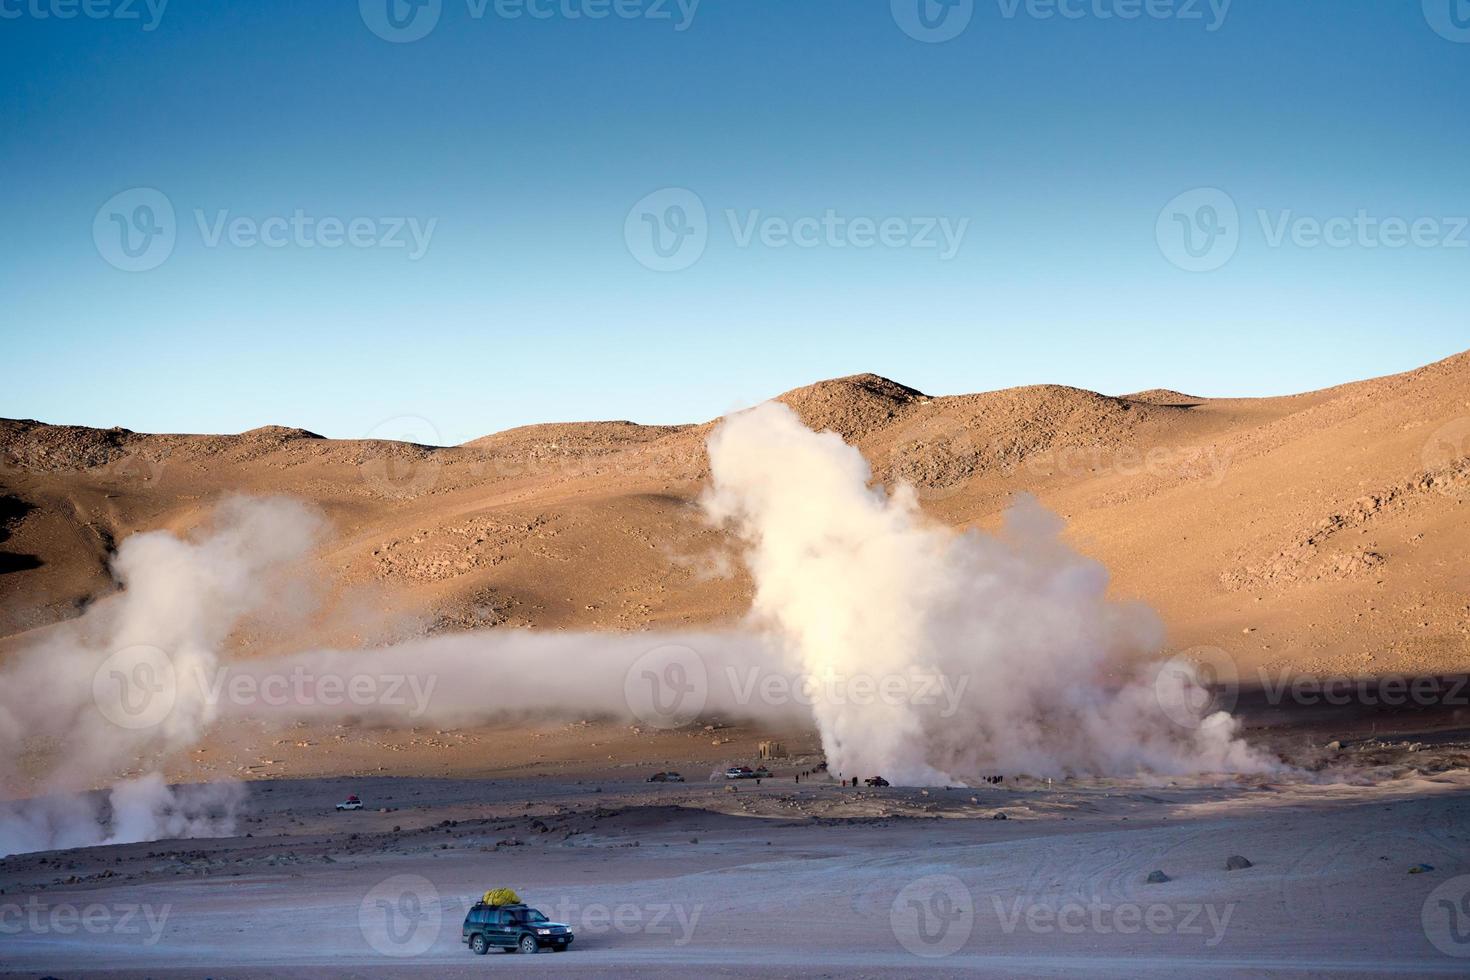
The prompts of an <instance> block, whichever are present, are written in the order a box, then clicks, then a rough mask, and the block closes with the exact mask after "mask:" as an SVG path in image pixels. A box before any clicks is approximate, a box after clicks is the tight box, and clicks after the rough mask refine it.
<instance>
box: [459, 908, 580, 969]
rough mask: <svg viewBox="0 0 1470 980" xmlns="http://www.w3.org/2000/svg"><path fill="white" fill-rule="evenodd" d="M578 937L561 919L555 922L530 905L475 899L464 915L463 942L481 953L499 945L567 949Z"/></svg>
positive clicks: (534, 949)
mask: <svg viewBox="0 0 1470 980" xmlns="http://www.w3.org/2000/svg"><path fill="white" fill-rule="evenodd" d="M574 938H576V937H575V936H573V935H572V930H570V929H568V928H567V927H566V926H564V925H562V924H561V923H560V922H552V921H551V920H549V919H547V918H546V916H544V915H542V914H541V913H540V911H538V910H537V909H533V908H531V907H530V906H528V905H486V904H484V903H483V902H477V903H475V907H474V908H472V909H470V911H469V914H468V915H466V916H465V917H464V935H463V936H461V939H462V941H463V942H465V943H466V944H468V945H469V947H470V950H471V951H472V952H474V953H477V954H479V955H481V956H483V955H485V954H486V953H488V952H490V949H491V948H492V947H495V946H498V947H500V948H501V949H505V950H512V949H514V950H518V951H520V952H522V953H535V952H539V951H540V950H542V949H550V950H554V951H555V952H558V953H563V952H566V948H567V947H568V946H570V945H571V944H572V940H573V939H574Z"/></svg>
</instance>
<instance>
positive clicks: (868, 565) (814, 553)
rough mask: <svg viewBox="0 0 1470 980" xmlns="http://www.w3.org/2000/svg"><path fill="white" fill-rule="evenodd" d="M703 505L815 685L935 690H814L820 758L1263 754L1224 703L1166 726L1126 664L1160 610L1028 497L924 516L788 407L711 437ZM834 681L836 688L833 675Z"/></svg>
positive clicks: (908, 766)
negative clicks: (986, 513) (1239, 732)
mask: <svg viewBox="0 0 1470 980" xmlns="http://www.w3.org/2000/svg"><path fill="white" fill-rule="evenodd" d="M709 449H710V472H711V476H712V482H713V486H712V488H711V490H710V492H709V493H708V495H707V496H706V499H705V504H706V508H707V510H708V511H709V513H710V514H711V515H712V516H713V517H715V518H716V519H718V520H722V521H725V522H728V523H729V524H731V525H732V526H733V527H734V528H735V529H736V531H737V532H738V534H739V535H740V537H741V538H742V539H743V540H744V541H745V543H746V545H747V549H748V551H747V556H746V561H747V563H748V565H749V566H750V570H751V574H752V577H753V578H754V580H755V583H756V595H755V603H754V608H753V609H752V621H753V624H754V626H755V627H756V628H758V629H769V630H773V631H775V632H776V633H777V634H778V635H779V636H780V637H781V638H783V639H784V640H785V641H786V642H787V644H788V645H789V646H790V647H791V648H792V649H793V650H794V651H795V652H796V654H797V656H798V658H799V661H800V663H801V667H802V669H803V671H805V673H806V674H807V676H808V677H809V678H812V679H813V681H815V682H817V683H814V684H813V687H814V689H816V690H819V691H821V690H827V691H831V690H834V689H837V690H840V686H841V684H840V682H841V679H842V678H847V679H848V680H847V681H846V683H848V684H851V683H853V679H855V678H868V679H870V680H872V681H874V682H876V683H880V684H881V683H884V682H887V681H890V680H891V679H894V678H898V679H902V680H901V682H900V683H899V684H897V685H895V687H894V689H895V690H897V691H900V692H902V691H916V690H917V689H918V688H919V687H920V686H921V685H923V684H924V683H925V682H926V681H928V682H929V685H930V688H931V690H932V689H933V684H934V683H935V682H937V681H939V680H944V681H948V682H950V683H949V686H950V688H951V689H959V687H960V684H961V683H962V682H963V683H964V685H965V686H964V695H963V699H962V701H961V703H960V705H959V708H958V710H955V709H954V707H953V705H952V704H949V703H946V702H944V701H941V700H935V699H927V700H926V699H921V698H918V697H895V698H889V699H876V700H875V699H866V701H867V703H857V699H855V698H852V697H828V698H825V699H819V700H817V701H816V703H815V704H814V705H813V711H814V714H815V719H816V722H817V726H818V728H819V730H820V731H821V735H822V746H823V748H824V750H825V751H826V753H827V758H828V760H829V762H830V763H831V765H832V768H833V769H840V770H842V771H844V772H848V773H854V772H857V773H864V774H867V773H874V774H882V775H884V776H886V777H887V778H889V779H891V780H893V781H895V782H902V783H908V784H919V785H925V784H930V785H932V784H938V783H946V782H954V781H957V780H960V779H964V778H967V777H973V776H975V775H977V774H979V773H982V772H988V771H994V770H996V769H1000V770H1002V771H1007V772H1029V773H1033V774H1039V775H1044V774H1049V773H1063V772H1079V773H1133V772H1137V771H1139V770H1140V769H1147V770H1151V771H1155V772H1170V773H1181V772H1200V771H1248V770H1259V769H1262V768H1266V767H1267V765H1266V763H1265V761H1264V760H1263V759H1262V758H1261V757H1260V756H1258V755H1257V754H1256V753H1255V752H1253V751H1252V750H1250V749H1249V748H1248V747H1247V746H1246V745H1245V744H1244V743H1243V742H1241V741H1240V740H1239V739H1237V738H1236V736H1235V728H1236V726H1235V723H1234V722H1233V720H1232V719H1231V718H1230V717H1229V716H1228V715H1225V714H1223V713H1221V714H1217V715H1214V716H1211V717H1209V718H1205V719H1201V724H1200V725H1198V726H1197V727H1195V726H1187V727H1181V726H1179V725H1176V724H1175V723H1174V722H1173V721H1171V720H1170V717H1171V716H1172V717H1175V718H1177V717H1179V712H1178V711H1177V710H1171V711H1167V712H1166V710H1165V707H1166V706H1165V705H1161V704H1160V697H1165V698H1177V699H1178V701H1177V702H1176V703H1174V704H1170V705H1168V706H1167V707H1169V708H1171V709H1175V708H1179V707H1180V706H1182V705H1183V704H1184V699H1185V698H1186V697H1187V696H1189V695H1190V694H1191V693H1195V692H1191V691H1189V690H1188V689H1187V688H1188V683H1187V679H1186V680H1185V681H1184V682H1182V683H1180V684H1179V685H1178V686H1177V687H1175V688H1174V689H1172V690H1170V689H1168V688H1161V686H1160V685H1156V684H1154V683H1153V675H1152V673H1151V672H1148V673H1142V672H1139V671H1137V670H1136V669H1130V668H1129V667H1128V666H1127V664H1129V663H1130V662H1133V663H1136V662H1137V658H1138V657H1139V656H1140V655H1146V654H1152V653H1154V652H1156V651H1157V650H1158V648H1159V646H1160V644H1161V642H1162V629H1161V627H1160V625H1159V623H1158V621H1157V618H1156V617H1155V616H1154V615H1153V614H1152V613H1151V612H1150V611H1149V610H1148V609H1146V608H1144V607H1142V606H1138V605H1122V604H1117V603H1112V602H1109V601H1108V600H1107V599H1106V597H1105V592H1106V588H1107V580H1108V576H1107V572H1106V570H1105V569H1104V568H1103V567H1102V565H1101V564H1099V563H1098V562H1095V561H1092V560H1090V559H1087V558H1084V557H1083V556H1081V555H1079V554H1077V553H1076V552H1075V551H1073V550H1072V549H1070V548H1069V547H1068V546H1067V545H1066V544H1064V543H1063V542H1062V540H1061V538H1060V532H1061V529H1062V525H1061V522H1060V520H1058V519H1057V518H1056V517H1055V516H1054V515H1052V514H1050V513H1048V512H1047V511H1045V510H1043V509H1042V507H1041V506H1040V505H1039V504H1037V503H1036V502H1035V500H1033V499H1032V498H1030V497H1022V498H1021V499H1020V500H1019V501H1018V502H1017V503H1016V504H1015V505H1014V506H1013V507H1012V508H1011V509H1010V510H1009V511H1008V512H1007V513H1006V515H1005V523H1004V527H1003V529H1002V531H1001V533H1000V534H998V535H988V534H984V533H981V532H978V531H969V532H965V533H957V532H955V531H953V530H951V529H950V528H947V527H943V526H940V525H937V524H935V523H933V522H931V521H929V520H928V519H926V518H925V517H924V515H923V513H922V512H921V511H920V509H919V507H918V504H917V501H916V500H915V497H914V494H913V492H912V490H911V488H909V487H907V486H902V485H901V486H899V487H898V488H897V489H896V490H895V491H894V492H893V493H892V494H888V493H885V492H884V491H883V489H882V488H881V487H877V488H875V487H870V486H869V482H870V478H871V473H870V472H869V469H868V465H867V462H866V461H865V460H864V459H863V457H862V455H861V454H860V453H859V452H858V451H857V450H856V449H854V448H853V447H851V446H849V445H847V444H845V443H844V442H843V441H842V440H841V438H840V437H838V436H837V435H835V434H834V433H830V432H826V433H820V434H818V433H813V432H811V431H810V430H809V429H807V428H806V427H805V426H803V425H802V424H801V422H800V420H799V419H797V417H796V415H795V414H794V413H793V412H792V411H791V410H790V409H788V408H786V407H785V406H782V405H779V404H775V403H768V404H765V405H762V406H759V407H757V408H755V409H753V410H751V411H748V412H744V413H741V414H739V415H735V416H732V417H730V418H729V419H727V420H726V421H725V423H724V424H723V425H722V426H721V427H720V428H719V429H718V430H717V431H716V432H715V433H714V435H713V436H712V437H711V439H710V445H709ZM834 681H835V682H837V683H834Z"/></svg>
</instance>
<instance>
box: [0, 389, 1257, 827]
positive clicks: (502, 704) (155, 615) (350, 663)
mask: <svg viewBox="0 0 1470 980" xmlns="http://www.w3.org/2000/svg"><path fill="white" fill-rule="evenodd" d="M709 451H710V468H711V475H712V481H711V486H710V488H709V490H708V492H707V493H706V495H705V498H704V501H703V503H704V506H705V510H706V512H707V514H708V515H709V517H710V518H711V519H712V520H714V521H716V522H718V523H721V524H723V525H726V526H728V527H730V528H731V529H733V531H734V532H735V535H736V536H737V538H738V539H739V541H740V543H741V544H742V546H743V550H744V555H745V560H746V562H747V564H748V566H749V568H750V571H751V573H752V577H753V578H754V581H755V584H756V594H755V600H754V604H753V607H752V609H751V611H750V614H749V616H748V617H747V618H746V620H745V621H744V622H743V623H741V624H739V625H738V628H733V629H731V630H728V631H725V632H714V631H711V632H699V633H694V632H691V633H640V634H629V633H580V634H579V633H568V632H556V633H544V634H541V633H535V632H532V631H514V630H488V631H482V632H479V633H469V634H460V635H455V636H441V637H433V638H425V639H420V640H415V641H411V642H407V643H402V644H396V645H393V646H388V647H382V648H378V649H372V650H317V651H306V652H302V653H299V654H295V655H290V656H286V657H271V658H247V659H243V660H239V661H237V662H233V663H225V662H224V661H223V660H222V658H221V650H222V649H223V648H224V646H225V644H226V641H227V640H228V639H229V638H230V636H231V634H232V633H233V632H234V631H235V630H236V628H237V626H238V625H239V624H240V623H241V621H242V619H244V618H245V617H248V616H249V615H251V614H252V613H256V612H259V611H261V610H262V609H266V608H274V607H275V603H278V602H280V601H282V598H281V593H280V592H279V589H278V585H279V577H280V575H281V574H282V573H283V572H285V571H287V570H290V569H292V568H299V567H300V566H301V564H302V562H303V561H304V559H305V558H306V557H307V555H308V553H309V552H310V551H311V549H312V548H313V547H314V546H315V545H316V543H317V541H318V540H319V537H320V533H321V528H322V523H321V521H320V518H318V517H317V516H316V515H315V514H314V513H313V512H312V511H310V510H308V509H307V508H305V507H303V506H301V505H299V504H297V503H294V502H292V501H289V500H282V499H271V500H245V499H241V500H234V501H230V502H227V503H226V504H224V505H222V506H221V508H220V509H219V512H218V513H217V515H216V520H215V522H214V528H213V530H212V532H211V533H209V534H207V535H204V536H202V537H199V538H197V539H195V540H188V541H186V540H181V539H179V538H176V537H175V536H173V535H171V534H168V533H164V532H151V533H147V534H139V535H135V536H133V537H131V538H129V539H128V540H126V541H124V542H123V544H122V546H121V548H120V549H119V551H118V555H117V559H116V561H115V563H114V570H115V572H116V575H117V578H118V580H119V582H120V583H121V584H122V586H123V590H122V592H121V594H120V595H118V596H117V597H115V598H114V599H112V600H110V601H107V602H102V603H98V604H97V605H95V606H94V607H92V609H90V610H89V611H88V612H87V614H85V615H84V616H83V617H81V618H80V619H79V620H77V621H76V622H75V623H73V624H71V625H70V626H68V627H66V628H64V629H61V630H58V631H56V632H55V633H53V634H52V635H51V637H50V638H49V639H47V640H46V641H45V642H44V643H43V644H42V645H40V646H39V647H37V648H35V649H32V650H30V651H28V653H27V654H26V655H25V656H23V657H22V658H21V659H20V660H19V661H18V662H16V663H15V664H13V665H12V666H11V667H10V669H8V670H7V671H6V672H5V673H4V675H3V676H0V737H3V739H4V741H5V744H6V745H7V746H8V747H10V751H7V752H6V753H5V759H4V761H3V762H0V776H3V777H4V781H5V785H6V786H7V788H9V787H14V786H18V785H20V777H21V775H22V774H23V769H24V770H25V771H26V772H32V773H33V772H34V770H35V769H36V768H37V767H39V768H40V769H41V770H42V771H43V775H42V777H41V778H40V779H39V781H38V782H36V785H38V786H39V787H40V793H39V795H37V796H35V797H34V798H32V799H29V800H21V801H18V802H14V803H11V804H0V853H9V852H15V851H25V850H36V849H41V848H47V847H64V846H77V845H81V844H90V843H103V842H113V841H127V840H145V839H153V838H158V837H165V836H198V835H205V834H218V833H229V832H231V825H232V815H233V810H234V806H235V804H236V803H238V801H239V798H240V796H241V791H240V790H238V788H233V787H229V786H218V785H217V786H202V787H185V788H182V789H180V790H177V791H175V790H170V788H169V787H168V786H166V785H165V784H164V782H163V779H162V778H161V777H160V776H158V775H157V774H156V773H151V774H150V775H147V776H144V777H143V778H141V779H133V780H128V781H125V782H122V783H117V784H116V785H113V786H112V788H111V790H110V792H109V793H108V798H107V800H106V801H105V802H104V801H103V800H101V799H100V798H97V797H95V796H88V795H85V794H84V793H83V792H82V791H85V790H91V789H95V788H96V787H97V786H99V785H103V784H106V783H109V782H111V781H112V780H113V779H115V777H116V774H117V773H118V772H120V771H123V770H124V769H126V768H128V767H131V766H134V765H136V764H137V760H139V759H140V758H145V757H151V758H153V759H155V760H157V761H158V763H159V764H161V760H162V759H163V758H164V757H166V756H167V755H169V754H170V753H177V752H178V751H179V750H181V749H186V748H188V747H190V746H192V745H194V744H195V743H196V742H197V741H198V740H199V739H200V738H202V737H203V735H204V734H205V733H206V731H207V730H208V728H209V726H210V725H211V724H213V723H215V722H216V721H228V720H229V719H230V718H231V717H233V716H237V715H241V716H253V717H257V718H260V717H264V718H267V719H270V720H273V721H275V722H277V723H279V724H281V725H285V724H287V723H289V722H291V721H295V720H302V719H306V720H324V721H325V720H331V721H341V720H344V719H357V720H360V721H363V722H366V723H372V724H380V725H407V724H413V725H419V724H426V723H433V724H439V725H459V724H470V723H475V722H479V721H486V720H491V719H502V718H506V717H513V716H516V715H529V716H536V717H540V718H546V717H568V718H577V717H587V716H589V715H598V716H607V717H618V718H624V719H627V720H629V721H632V722H634V723H640V722H641V723H645V724H649V725H655V726H665V727H674V726H678V725H684V724H688V723H691V722H693V721H695V720H696V719H697V718H699V717H701V716H710V715H719V716H723V717H735V716H742V717H746V718H749V719H752V720H755V721H762V722H775V721H779V722H781V723H783V724H789V723H791V722H793V721H800V720H805V719H810V720H813V721H815V723H816V726H817V728H818V730H819V732H820V735H821V739H822V745H823V749H824V750H825V752H826V755H827V759H828V762H829V765H830V767H831V769H832V770H833V771H842V772H844V773H848V774H853V773H857V774H862V775H869V774H871V775H882V776H885V777H886V778H888V779H890V780H891V781H893V782H894V783H898V784H907V785H939V784H946V783H948V784H953V783H957V782H964V781H967V780H971V779H974V778H976V777H978V776H980V775H983V774H986V773H992V772H1010V773H1018V772H1025V773H1031V774H1034V775H1050V774H1063V773H1077V774H1100V775H1101V774H1119V775H1130V774H1136V773H1138V772H1140V771H1148V772H1156V773H1190V772H1247V771H1261V770H1265V769H1269V768H1271V767H1272V766H1271V764H1270V763H1269V762H1268V761H1267V760H1266V759H1265V758H1264V757H1263V756H1261V755H1260V754H1259V753H1257V752H1256V751H1255V750H1253V749H1251V748H1250V747H1248V746H1247V745H1246V744H1245V743H1244V742H1243V741H1242V740H1241V739H1240V738H1239V737H1238V734H1237V724H1236V722H1235V721H1234V720H1233V719H1232V718H1231V717H1230V716H1229V715H1226V714H1224V713H1216V714H1213V715H1209V716H1201V714H1200V713H1199V712H1197V711H1196V712H1195V713H1194V715H1193V716H1192V717H1193V722H1194V723H1192V724H1179V723H1178V722H1179V720H1180V718H1181V717H1185V718H1186V720H1189V719H1190V715H1191V711H1192V710H1193V709H1192V708H1191V706H1192V705H1197V704H1199V703H1201V702H1202V701H1203V700H1204V699H1201V698H1200V694H1201V690H1200V688H1199V686H1198V684H1197V682H1196V681H1195V680H1194V679H1193V678H1192V676H1190V675H1189V673H1188V672H1187V671H1180V670H1178V669H1177V668H1176V669H1174V670H1171V671H1167V672H1164V673H1162V674H1159V675H1158V676H1159V678H1161V679H1160V680H1157V681H1156V680H1155V675H1156V673H1157V672H1156V671H1155V670H1151V669H1144V668H1140V667H1139V666H1137V665H1138V664H1140V663H1145V662H1146V661H1147V659H1148V658H1150V657H1152V656H1154V655H1156V653H1157V652H1158V650H1159V648H1160V646H1161V643H1162V629H1161V627H1160V625H1159V623H1158V621H1157V619H1156V617H1155V616H1154V615H1153V614H1152V613H1151V612H1150V611H1149V610H1148V609H1147V608H1145V607H1143V606H1140V605H1136V604H1120V603H1115V602H1110V601H1109V600H1108V599H1107V598H1106V595H1105V593H1106V587H1107V573H1106V571H1105V570H1104V569H1103V567H1102V566H1101V565H1100V564H1098V563H1097V562H1095V561H1092V560H1090V559H1087V558H1085V557H1083V556H1081V555H1079V554H1077V553H1076V552H1075V551H1074V550H1072V549H1071V548H1069V547H1068V546H1067V545H1066V544H1065V543H1064V542H1063V541H1062V540H1061V537H1060V532H1061V522H1060V521H1059V520H1058V519H1057V518H1056V517H1054V516H1053V515H1051V514H1049V513H1048V512H1046V511H1045V510H1044V509H1042V508H1041V506H1040V505H1039V504H1037V503H1036V502H1035V501H1034V500H1031V499H1030V498H1021V499H1019V500H1018V502H1017V503H1016V504H1015V505H1014V506H1013V507H1012V508H1011V509H1010V510H1009V511H1008V512H1007V514H1006V516H1005V521H1004V526H1003V528H1002V530H1001V531H1000V532H999V533H998V534H986V533H982V532H979V531H968V532H963V533H961V532H956V531H954V530H953V529H950V528H948V527H945V526H942V525H939V524H937V523H935V522H932V521H930V520H928V519H927V518H926V517H925V516H924V515H923V513H922V512H921V510H920V509H919V507H918V505H917V502H916V500H915V497H914V494H913V492H912V491H911V490H910V489H909V488H907V487H903V486H900V487H899V488H897V489H896V490H895V491H894V492H893V493H891V494H890V493H887V492H885V491H884V490H883V489H882V488H881V487H874V486H872V485H871V473H870V471H869V468H868V466H867V463H866V462H865V461H864V459H863V457H862V456H861V454H860V453H858V451H857V450H856V449H854V448H853V447H851V446H848V445H846V444H845V443H843V441H842V440H841V439H840V438H839V437H838V436H837V435H835V434H832V433H820V434H818V433H814V432H812V431H810V430H808V429H807V428H806V427H805V426H803V425H802V424H801V422H800V421H799V420H798V418H797V417H796V416H795V414H793V413H792V412H791V411H790V410H789V409H787V408H785V407H784V406H781V405H778V404H774V403H773V404H767V405H762V406H760V407H758V408H755V409H753V410H751V411H748V412H742V413H740V414H738V415H734V416H731V417H729V418H728V419H726V420H725V421H724V422H723V424H722V425H721V426H720V427H719V428H718V429H717V430H716V432H715V433H714V435H713V436H712V437H711V439H710V443H709ZM22 749H24V751H22ZM12 795H13V794H12Z"/></svg>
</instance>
